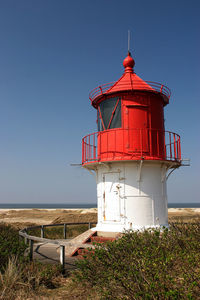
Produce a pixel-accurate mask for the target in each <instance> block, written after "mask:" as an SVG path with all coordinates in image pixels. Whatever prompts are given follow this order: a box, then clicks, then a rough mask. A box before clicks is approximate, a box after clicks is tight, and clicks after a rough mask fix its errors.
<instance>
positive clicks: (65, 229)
mask: <svg viewBox="0 0 200 300" xmlns="http://www.w3.org/2000/svg"><path fill="white" fill-rule="evenodd" d="M66 231H67V226H66V224H64V228H63V233H64V239H66V237H67V234H66Z"/></svg>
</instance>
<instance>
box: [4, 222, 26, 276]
mask: <svg viewBox="0 0 200 300" xmlns="http://www.w3.org/2000/svg"><path fill="white" fill-rule="evenodd" d="M26 248H27V246H26V245H25V244H24V242H23V241H20V240H19V234H18V231H17V230H16V229H14V228H12V227H11V226H9V225H4V224H0V271H2V270H3V269H4V267H5V266H6V265H7V264H8V261H9V258H10V257H12V256H15V257H18V259H19V260H21V259H24V252H25V249H26Z"/></svg>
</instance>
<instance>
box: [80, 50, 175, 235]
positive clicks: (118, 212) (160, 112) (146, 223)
mask: <svg viewBox="0 0 200 300" xmlns="http://www.w3.org/2000/svg"><path fill="white" fill-rule="evenodd" d="M134 65H135V61H134V59H133V58H132V56H131V53H130V52H128V55H127V57H126V58H125V59H124V61H123V66H124V73H123V75H122V76H121V78H119V80H117V81H116V82H112V83H108V84H104V85H102V86H98V87H97V88H95V89H94V90H92V92H91V93H90V95H89V99H90V101H91V104H92V106H93V107H94V108H95V109H96V111H97V126H98V130H97V132H95V133H91V134H89V135H87V136H85V137H84V138H83V139H82V166H83V167H84V168H86V169H88V170H89V171H90V172H94V173H95V176H96V183H97V206H98V223H97V226H96V228H95V230H96V231H97V232H100V233H120V232H124V231H125V230H130V229H131V230H143V229H145V228H161V227H163V226H165V227H168V205H167V204H168V200H167V187H166V181H167V177H168V174H169V173H170V172H171V171H172V170H174V169H176V168H178V167H180V166H181V143H180V136H179V135H178V134H176V133H174V132H169V131H165V124H164V107H165V106H166V105H168V104H169V99H170V95H171V92H170V90H169V89H168V88H167V87H166V86H165V85H163V84H160V83H155V82H151V81H144V80H143V79H141V78H140V77H139V76H138V75H136V73H135V72H134Z"/></svg>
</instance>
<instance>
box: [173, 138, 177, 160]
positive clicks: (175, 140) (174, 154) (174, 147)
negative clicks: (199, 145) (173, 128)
mask: <svg viewBox="0 0 200 300" xmlns="http://www.w3.org/2000/svg"><path fill="white" fill-rule="evenodd" d="M173 135H174V155H175V159H177V156H176V138H175V134H173Z"/></svg>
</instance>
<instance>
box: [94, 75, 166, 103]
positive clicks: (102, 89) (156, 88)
mask: <svg viewBox="0 0 200 300" xmlns="http://www.w3.org/2000/svg"><path fill="white" fill-rule="evenodd" d="M115 83H116V82H110V83H105V84H102V85H100V86H98V87H96V88H95V89H93V90H92V91H91V92H90V93H89V99H90V101H91V102H93V101H94V100H95V99H96V98H97V97H99V96H101V95H104V94H106V93H109V90H110V89H111V88H112V87H113V86H114V85H115ZM145 83H147V85H149V86H150V87H148V86H147V85H146V84H145ZM134 86H136V87H134ZM117 87H118V88H119V90H120V89H122V90H139V91H140V90H142V91H151V92H156V93H160V94H162V95H164V96H165V97H167V98H168V99H169V98H170V96H171V91H170V89H169V88H168V87H167V86H166V85H164V84H161V83H159V82H153V81H144V83H141V81H138V80H134V81H133V84H132V85H131V86H130V84H129V83H127V84H126V83H120V82H118V83H117ZM110 92H111V93H112V91H110Z"/></svg>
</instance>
